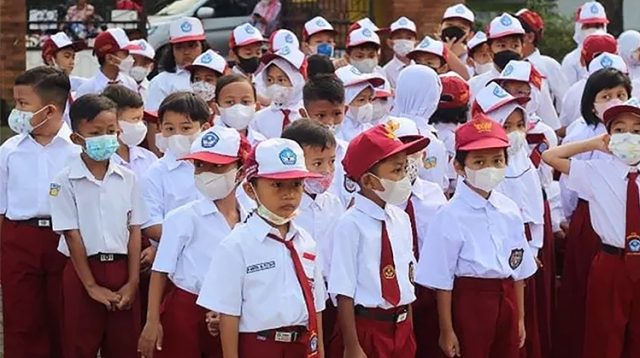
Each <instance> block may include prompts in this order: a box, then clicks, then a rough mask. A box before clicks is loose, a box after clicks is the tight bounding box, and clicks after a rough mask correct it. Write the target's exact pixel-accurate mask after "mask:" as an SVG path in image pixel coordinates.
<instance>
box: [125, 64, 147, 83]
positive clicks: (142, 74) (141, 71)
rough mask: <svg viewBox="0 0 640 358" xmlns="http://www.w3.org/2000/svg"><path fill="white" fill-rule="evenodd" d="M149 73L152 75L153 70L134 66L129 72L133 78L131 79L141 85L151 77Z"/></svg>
mask: <svg viewBox="0 0 640 358" xmlns="http://www.w3.org/2000/svg"><path fill="white" fill-rule="evenodd" d="M149 73H151V70H149V69H148V68H146V67H144V66H134V67H132V68H131V70H130V71H129V76H131V78H133V79H134V80H135V81H136V82H138V83H140V82H142V81H144V79H145V78H147V76H149Z"/></svg>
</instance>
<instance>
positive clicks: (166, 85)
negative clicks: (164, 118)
mask: <svg viewBox="0 0 640 358" xmlns="http://www.w3.org/2000/svg"><path fill="white" fill-rule="evenodd" d="M191 90H192V89H191V73H190V72H189V71H187V70H183V69H178V70H177V71H176V72H175V73H174V72H166V71H165V72H160V73H159V74H158V75H157V76H156V77H154V78H153V79H151V81H150V82H149V88H148V90H147V94H146V97H147V98H146V100H145V102H144V109H145V110H147V111H150V112H156V111H158V108H160V104H161V103H162V101H164V99H165V98H167V96H169V95H170V94H172V93H175V92H180V91H191Z"/></svg>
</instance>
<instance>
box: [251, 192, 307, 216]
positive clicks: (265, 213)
mask: <svg viewBox="0 0 640 358" xmlns="http://www.w3.org/2000/svg"><path fill="white" fill-rule="evenodd" d="M252 187H253V186H252ZM253 192H254V193H256V194H255V196H256V201H257V202H258V209H257V211H256V213H257V214H258V215H259V216H260V217H261V218H263V219H265V220H266V221H268V222H270V223H272V224H274V225H278V226H279V225H284V224H286V223H288V222H289V221H291V220H293V218H295V217H296V215H297V214H298V209H296V211H294V212H293V213H292V214H291V216H289V217H286V218H285V217H282V216H280V215H278V214H276V213H274V212H273V211H271V210H269V209H267V207H266V206H264V205H262V203H261V202H260V199H259V198H258V194H257V191H256V188H255V187H253Z"/></svg>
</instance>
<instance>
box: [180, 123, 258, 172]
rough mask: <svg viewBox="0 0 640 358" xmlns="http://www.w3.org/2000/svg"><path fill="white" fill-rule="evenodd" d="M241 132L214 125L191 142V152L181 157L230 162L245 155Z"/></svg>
mask: <svg viewBox="0 0 640 358" xmlns="http://www.w3.org/2000/svg"><path fill="white" fill-rule="evenodd" d="M247 149H248V147H247V145H246V144H245V145H242V138H241V136H240V132H238V131H237V130H235V129H233V128H227V127H224V126H213V127H211V128H209V129H207V130H206V131H204V132H202V133H201V134H200V135H199V136H198V137H197V138H196V140H194V141H193V143H192V144H191V150H190V151H189V154H188V155H186V156H184V157H183V158H180V159H194V160H201V161H203V162H207V163H213V164H222V165H224V164H229V163H233V162H235V161H237V160H239V159H241V158H242V157H244V153H242V151H243V150H247Z"/></svg>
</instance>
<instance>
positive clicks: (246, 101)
mask: <svg viewBox="0 0 640 358" xmlns="http://www.w3.org/2000/svg"><path fill="white" fill-rule="evenodd" d="M215 101H216V112H217V113H219V114H220V116H219V117H217V118H216V120H215V121H214V125H218V126H223V127H227V128H233V129H235V130H237V131H238V132H240V134H242V135H243V136H245V137H246V138H247V139H248V140H249V143H251V145H256V144H258V143H259V142H262V141H263V140H265V139H267V138H265V137H264V136H263V135H262V134H260V133H258V132H256V131H255V130H254V129H252V128H251V122H252V121H253V118H254V117H255V114H256V107H257V106H258V103H257V96H256V90H255V88H254V87H253V84H252V83H251V80H249V79H248V78H247V77H245V76H242V75H239V74H237V73H234V74H230V75H226V76H222V77H220V78H219V79H218V82H217V83H216V93H215Z"/></svg>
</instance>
